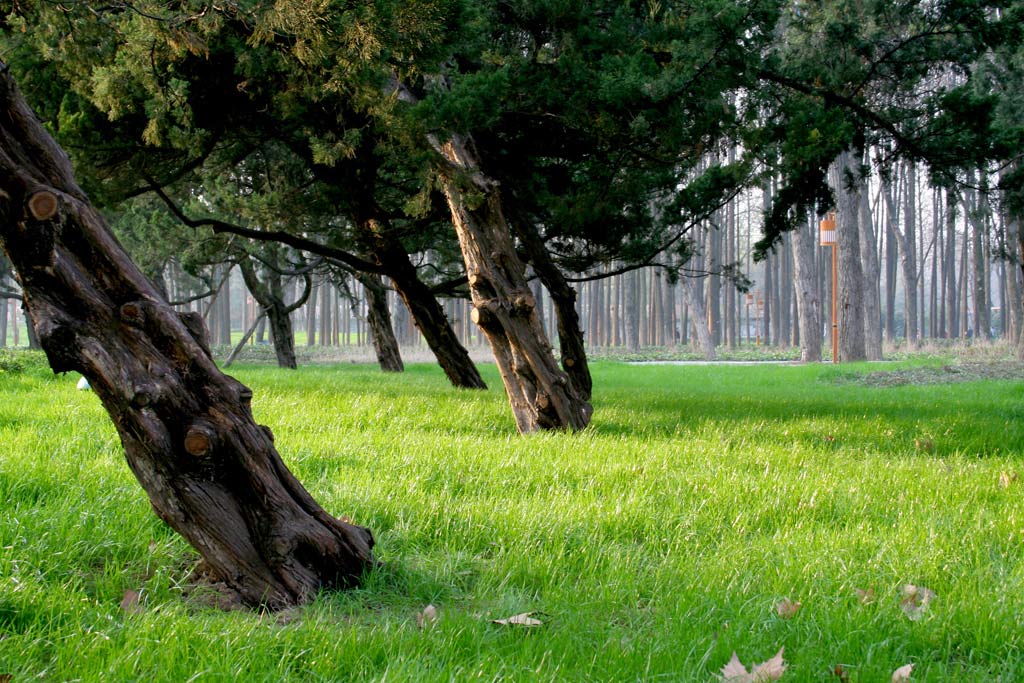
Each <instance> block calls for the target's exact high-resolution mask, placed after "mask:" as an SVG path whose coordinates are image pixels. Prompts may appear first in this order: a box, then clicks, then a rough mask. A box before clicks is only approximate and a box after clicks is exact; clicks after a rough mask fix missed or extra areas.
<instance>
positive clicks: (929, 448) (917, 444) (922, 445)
mask: <svg viewBox="0 0 1024 683" xmlns="http://www.w3.org/2000/svg"><path fill="white" fill-rule="evenodd" d="M914 448H916V449H917V450H919V451H922V452H924V453H933V452H934V451H935V442H934V441H932V440H931V439H914Z"/></svg>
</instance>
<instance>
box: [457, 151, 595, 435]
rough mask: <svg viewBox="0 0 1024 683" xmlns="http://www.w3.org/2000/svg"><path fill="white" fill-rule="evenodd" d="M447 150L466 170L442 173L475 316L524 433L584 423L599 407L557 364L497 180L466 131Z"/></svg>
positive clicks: (574, 427)
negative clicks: (471, 195) (470, 188)
mask: <svg viewBox="0 0 1024 683" xmlns="http://www.w3.org/2000/svg"><path fill="white" fill-rule="evenodd" d="M440 152H441V154H442V155H443V156H444V157H445V159H447V161H448V162H449V163H450V164H452V165H453V166H454V167H455V168H458V169H461V170H460V171H459V172H455V171H453V169H452V168H451V167H448V166H442V167H441V168H439V171H440V175H441V178H442V183H443V189H444V194H445V197H446V199H447V200H448V206H449V208H450V209H451V213H452V222H453V223H454V225H455V232H456V233H457V235H458V237H459V246H460V247H461V249H462V256H463V259H464V260H465V263H466V274H467V276H468V277H469V288H470V293H471V294H472V297H473V306H474V309H473V318H474V320H473V321H474V322H475V323H476V324H477V325H478V326H479V327H480V329H481V330H483V332H484V334H485V335H487V339H488V341H489V342H490V344H491V350H492V352H493V353H494V359H495V362H496V363H497V365H498V370H499V371H500V373H501V378H502V381H503V382H504V384H505V391H506V392H507V393H508V398H509V403H510V404H511V406H512V412H513V414H514V415H515V419H516V425H517V427H518V428H519V431H520V432H532V431H536V430H537V429H574V430H576V429H583V428H584V427H586V426H587V424H589V423H590V416H591V413H592V411H593V409H592V408H591V406H590V403H589V402H588V401H587V400H586V399H585V398H583V397H582V396H581V395H580V394H579V392H578V391H577V390H576V388H575V387H574V386H573V384H572V383H571V382H570V381H569V378H568V376H567V375H566V374H565V372H564V371H562V369H561V368H559V367H558V364H557V363H556V362H555V358H554V355H553V354H552V349H551V343H550V342H549V341H548V338H547V335H546V334H545V333H544V328H543V327H542V326H541V323H540V318H539V317H538V315H537V310H536V308H537V301H536V300H535V299H534V298H533V293H532V292H531V291H530V287H529V284H528V283H527V282H526V278H525V277H524V268H523V264H522V263H521V262H520V261H519V257H518V256H517V255H516V252H515V249H514V247H513V245H512V235H511V232H510V230H509V226H508V223H507V221H506V220H505V216H504V214H503V211H502V206H501V195H500V193H499V191H498V189H497V186H496V184H495V183H494V181H493V180H491V179H489V178H487V177H485V176H484V175H483V173H482V172H481V171H480V166H479V163H478V162H477V161H476V159H475V157H473V156H472V155H471V154H470V151H469V148H468V144H467V141H466V140H465V139H464V138H462V137H461V136H458V135H455V136H453V137H452V139H451V140H449V141H448V142H447V143H445V144H444V145H441V146H440ZM462 173H465V174H468V176H469V178H470V181H471V182H472V183H473V185H474V190H475V191H477V192H481V193H482V194H483V196H482V198H481V199H479V200H476V199H474V200H472V201H470V200H469V199H468V198H467V197H466V195H465V194H464V193H463V190H462V188H461V187H460V182H461V180H462V178H460V177H456V176H457V175H461V174H462Z"/></svg>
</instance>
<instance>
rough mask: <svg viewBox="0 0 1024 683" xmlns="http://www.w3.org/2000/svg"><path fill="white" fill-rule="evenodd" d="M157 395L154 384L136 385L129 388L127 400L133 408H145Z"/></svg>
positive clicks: (157, 389) (157, 391)
mask: <svg viewBox="0 0 1024 683" xmlns="http://www.w3.org/2000/svg"><path fill="white" fill-rule="evenodd" d="M158 395H159V388H158V387H157V386H156V385H155V384H136V385H134V386H133V387H132V388H131V391H130V394H129V397H128V400H129V402H130V403H131V404H132V406H134V407H135V408H145V407H147V406H150V405H152V404H153V403H154V402H155V401H156V399H157V396H158ZM186 438H187V437H186Z"/></svg>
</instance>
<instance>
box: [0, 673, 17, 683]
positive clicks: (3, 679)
mask: <svg viewBox="0 0 1024 683" xmlns="http://www.w3.org/2000/svg"><path fill="white" fill-rule="evenodd" d="M13 680H14V674H0V683H11V681H13Z"/></svg>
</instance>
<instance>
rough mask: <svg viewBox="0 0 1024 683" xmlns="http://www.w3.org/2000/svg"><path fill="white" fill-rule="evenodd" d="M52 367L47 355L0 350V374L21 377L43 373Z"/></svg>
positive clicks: (23, 350) (36, 352)
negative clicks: (24, 374) (23, 374)
mask: <svg viewBox="0 0 1024 683" xmlns="http://www.w3.org/2000/svg"><path fill="white" fill-rule="evenodd" d="M49 367H50V365H49V363H47V361H46V354H44V353H43V352H42V351H33V350H29V349H0V374H10V375H20V374H22V373H24V372H41V371H45V370H48V369H49Z"/></svg>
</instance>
